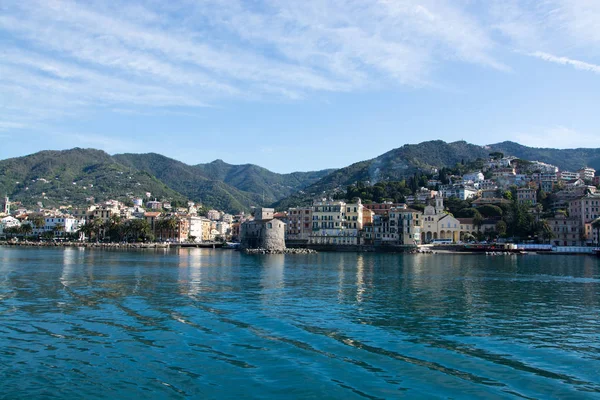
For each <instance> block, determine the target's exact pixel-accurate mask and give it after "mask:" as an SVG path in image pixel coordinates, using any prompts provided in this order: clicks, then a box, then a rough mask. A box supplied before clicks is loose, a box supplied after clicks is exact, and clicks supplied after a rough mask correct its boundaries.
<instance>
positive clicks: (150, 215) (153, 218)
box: [144, 211, 161, 232]
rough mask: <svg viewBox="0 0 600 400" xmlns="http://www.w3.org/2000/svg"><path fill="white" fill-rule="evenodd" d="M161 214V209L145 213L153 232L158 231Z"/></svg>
mask: <svg viewBox="0 0 600 400" xmlns="http://www.w3.org/2000/svg"><path fill="white" fill-rule="evenodd" d="M160 215H161V213H160V212H159V211H149V212H146V213H144V219H145V220H146V222H148V225H149V226H150V230H151V231H152V232H156V223H157V222H158V218H159V217H160Z"/></svg>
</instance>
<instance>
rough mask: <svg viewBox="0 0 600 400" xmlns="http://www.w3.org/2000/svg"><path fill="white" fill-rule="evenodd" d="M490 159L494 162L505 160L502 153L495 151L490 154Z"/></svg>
mask: <svg viewBox="0 0 600 400" xmlns="http://www.w3.org/2000/svg"><path fill="white" fill-rule="evenodd" d="M490 158H491V159H492V160H501V159H503V158H504V153H501V152H499V151H495V152H493V153H490Z"/></svg>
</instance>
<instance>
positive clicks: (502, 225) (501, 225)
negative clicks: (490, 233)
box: [496, 220, 507, 236]
mask: <svg viewBox="0 0 600 400" xmlns="http://www.w3.org/2000/svg"><path fill="white" fill-rule="evenodd" d="M506 229H507V226H506V222H504V221H502V220H500V221H498V222H496V232H497V233H498V235H499V236H504V235H506Z"/></svg>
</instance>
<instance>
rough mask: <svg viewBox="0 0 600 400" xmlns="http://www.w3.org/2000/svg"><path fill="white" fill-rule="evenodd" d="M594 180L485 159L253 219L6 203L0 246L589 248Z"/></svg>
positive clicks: (159, 207) (594, 226)
mask: <svg viewBox="0 0 600 400" xmlns="http://www.w3.org/2000/svg"><path fill="white" fill-rule="evenodd" d="M599 179H600V177H599V176H597V174H596V171H595V170H594V169H592V168H589V167H582V168H581V169H580V170H578V171H560V170H559V168H558V167H556V166H553V165H550V164H547V163H543V162H539V161H528V160H522V159H517V158H515V157H509V156H505V155H504V154H502V153H492V154H490V157H489V159H487V160H481V159H479V160H477V161H476V162H471V163H465V162H462V163H461V164H460V165H457V167H456V168H444V169H440V170H432V171H430V173H423V174H415V176H413V177H411V178H410V179H409V180H408V181H401V182H378V183H371V182H356V184H354V185H351V186H349V187H347V188H345V190H344V189H343V188H340V189H339V190H337V191H336V192H335V193H329V194H326V195H324V196H316V197H317V199H316V200H313V202H312V204H310V205H306V206H298V207H291V208H289V209H287V210H285V211H279V212H275V210H273V209H268V208H262V207H257V208H256V212H255V213H254V214H255V215H254V216H253V215H252V214H246V213H244V212H242V213H239V214H237V215H232V214H228V213H226V212H224V211H219V210H213V209H206V208H204V207H203V206H202V205H199V204H195V203H194V202H188V203H187V205H185V206H182V205H181V204H173V203H171V202H169V201H160V200H157V199H153V198H152V193H145V194H144V195H143V196H140V197H135V196H133V195H132V196H131V198H130V201H128V202H122V201H116V200H109V201H105V202H102V203H100V204H90V205H88V206H86V207H74V206H68V205H64V206H61V207H58V208H54V209H46V208H43V207H42V205H41V204H39V207H38V208H37V209H35V210H30V209H28V208H26V207H23V206H22V205H21V203H19V202H12V203H11V201H10V199H9V198H8V197H5V198H4V201H3V203H2V207H1V208H0V239H4V240H12V241H16V240H46V241H93V242H113V243H119V242H163V243H164V242H166V243H173V244H184V243H188V244H202V243H205V244H210V243H225V242H240V241H241V242H248V240H251V239H252V238H254V237H256V235H259V232H260V228H261V227H264V226H267V224H268V226H269V228H271V229H277V230H278V233H277V237H279V238H281V242H283V240H284V241H285V243H284V244H279V245H280V246H281V245H283V246H285V245H287V246H288V247H309V248H319V249H329V250H336V249H347V250H352V249H359V248H361V246H372V247H374V248H380V249H394V248H398V249H401V248H407V247H417V246H420V245H426V244H450V243H492V242H500V243H502V242H517V243H528V244H546V245H551V246H562V247H593V246H597V245H598V244H599V233H600V192H598V187H599V185H600V181H599ZM389 192H393V193H391V194H390V193H389ZM400 200H402V201H400ZM273 220H276V221H278V224H277V225H276V226H275V227H273V226H272V224H271V222H270V221H273ZM248 235H250V236H252V235H254V236H252V237H244V236H248ZM256 246H257V245H254V247H256Z"/></svg>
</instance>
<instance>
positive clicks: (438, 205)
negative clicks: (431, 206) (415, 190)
mask: <svg viewBox="0 0 600 400" xmlns="http://www.w3.org/2000/svg"><path fill="white" fill-rule="evenodd" d="M442 212H444V198H443V197H442V195H440V194H436V195H435V213H436V214H440V213H442Z"/></svg>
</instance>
